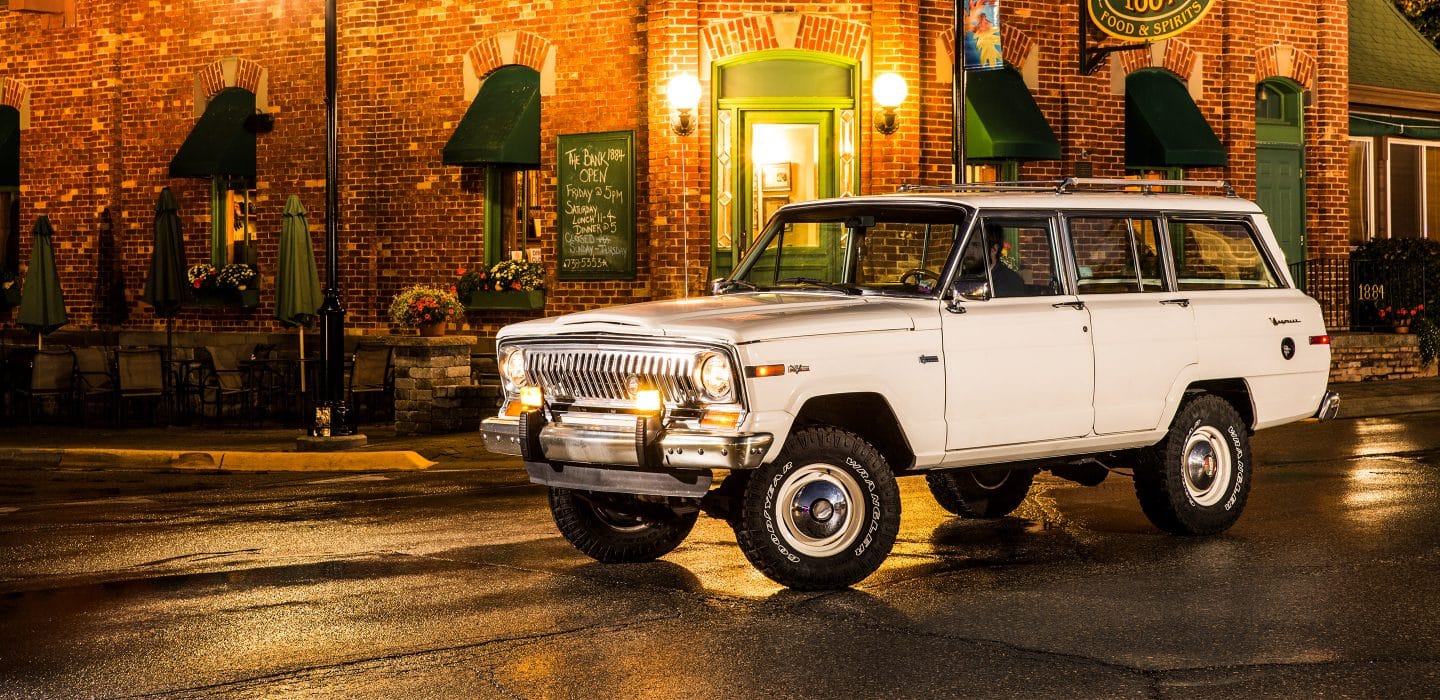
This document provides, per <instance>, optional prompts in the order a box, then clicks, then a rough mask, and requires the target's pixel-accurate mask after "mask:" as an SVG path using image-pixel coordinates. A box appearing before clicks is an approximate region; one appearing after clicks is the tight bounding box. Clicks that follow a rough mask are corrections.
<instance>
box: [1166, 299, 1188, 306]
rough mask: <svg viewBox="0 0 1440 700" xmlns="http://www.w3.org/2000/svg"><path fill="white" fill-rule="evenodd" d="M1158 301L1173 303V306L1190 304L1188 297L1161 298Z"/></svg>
mask: <svg viewBox="0 0 1440 700" xmlns="http://www.w3.org/2000/svg"><path fill="white" fill-rule="evenodd" d="M1160 303H1161V304H1174V305H1175V306H1189V305H1190V300H1189V299H1163V300H1161V301H1160Z"/></svg>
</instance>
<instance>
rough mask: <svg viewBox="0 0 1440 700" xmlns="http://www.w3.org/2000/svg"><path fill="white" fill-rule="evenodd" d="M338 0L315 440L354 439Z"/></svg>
mask: <svg viewBox="0 0 1440 700" xmlns="http://www.w3.org/2000/svg"><path fill="white" fill-rule="evenodd" d="M335 24H336V23H335V0H325V300H324V301H323V302H321V304H320V310H319V312H318V314H317V315H318V316H319V318H320V347H321V352H322V359H321V365H320V367H321V378H320V400H319V401H317V402H316V405H315V415H314V416H313V418H312V421H311V425H310V430H309V433H310V436H311V437H343V436H348V435H353V434H354V433H355V427H354V426H353V425H352V424H351V422H350V412H349V410H348V408H347V407H346V405H345V307H344V306H342V305H341V304H340V266H339V260H338V258H339V257H340V241H339V232H340V197H339V187H338V183H337V182H336V180H337V175H338V173H339V162H340V159H339V156H338V155H337V153H338V150H339V149H338V147H337V140H338V139H337V136H338V133H339V118H338V114H337V112H338V109H337V104H336V99H335V93H336V82H337V80H336V70H335V63H336V59H335V54H336V46H335V45H336V40H335Z"/></svg>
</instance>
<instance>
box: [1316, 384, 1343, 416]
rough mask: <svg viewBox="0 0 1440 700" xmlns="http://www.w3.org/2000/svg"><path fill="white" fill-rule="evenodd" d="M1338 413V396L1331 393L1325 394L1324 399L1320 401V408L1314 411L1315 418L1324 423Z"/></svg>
mask: <svg viewBox="0 0 1440 700" xmlns="http://www.w3.org/2000/svg"><path fill="white" fill-rule="evenodd" d="M1339 413H1340V395H1339V394H1337V393H1335V392H1333V391H1327V392H1325V398H1323V399H1320V408H1319V409H1317V410H1316V411H1315V418H1316V419H1318V420H1320V421H1322V422H1324V421H1327V420H1330V419H1332V418H1334V417H1335V416H1336V415H1338V414H1339Z"/></svg>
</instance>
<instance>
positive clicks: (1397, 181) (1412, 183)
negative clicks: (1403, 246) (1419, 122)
mask: <svg viewBox="0 0 1440 700" xmlns="http://www.w3.org/2000/svg"><path fill="white" fill-rule="evenodd" d="M1424 149H1425V146H1424V145H1423V144H1419V143H1399V142H1396V141H1391V142H1390V172H1389V176H1390V187H1389V192H1390V227H1389V233H1390V237H1391V238H1424V237H1425V230H1424V228H1423V226H1424V222H1425V219H1426V217H1425V194H1426V187H1425V158H1424V157H1423V156H1424ZM1437 175H1440V172H1437ZM1437 204H1440V201H1437Z"/></svg>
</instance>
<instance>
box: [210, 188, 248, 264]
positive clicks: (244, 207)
mask: <svg viewBox="0 0 1440 700" xmlns="http://www.w3.org/2000/svg"><path fill="white" fill-rule="evenodd" d="M254 240H255V181H254V180H253V179H251V178H248V177H234V176H225V175H217V176H216V177H213V178H211V179H210V264H211V265H214V266H215V267H224V266H226V265H229V264H231V263H245V264H247V265H249V266H251V267H255V246H254Z"/></svg>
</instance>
